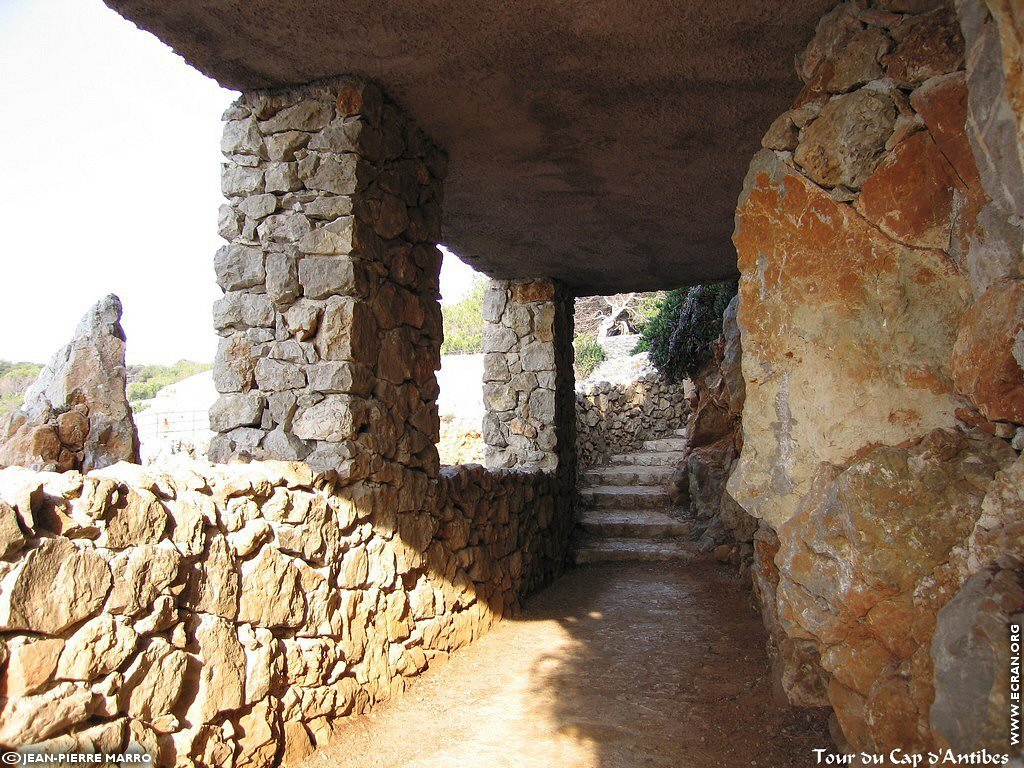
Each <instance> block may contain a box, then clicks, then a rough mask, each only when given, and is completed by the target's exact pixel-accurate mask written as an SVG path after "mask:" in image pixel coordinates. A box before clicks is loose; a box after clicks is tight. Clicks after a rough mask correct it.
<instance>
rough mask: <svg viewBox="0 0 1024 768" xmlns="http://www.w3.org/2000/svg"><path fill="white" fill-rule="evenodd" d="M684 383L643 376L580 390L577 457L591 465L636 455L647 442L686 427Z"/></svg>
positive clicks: (582, 463) (581, 463)
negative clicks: (621, 454) (631, 454)
mask: <svg viewBox="0 0 1024 768" xmlns="http://www.w3.org/2000/svg"><path fill="white" fill-rule="evenodd" d="M688 410H689V406H688V404H687V400H686V394H685V392H684V391H683V385H682V384H672V383H670V382H668V381H666V380H665V378H664V377H663V376H662V375H660V374H657V373H645V374H643V375H642V376H641V377H640V378H639V379H637V380H636V381H631V382H629V383H628V384H624V383H618V382H616V383H610V382H607V381H595V382H588V383H586V384H582V385H580V386H578V387H577V388H576V457H577V462H578V464H579V467H580V468H583V469H585V468H587V467H593V466H596V465H598V464H601V463H602V462H605V461H607V460H608V458H609V457H610V456H612V455H613V454H616V453H627V452H629V451H637V450H640V449H641V448H642V447H643V443H644V441H645V440H653V439H655V438H658V437H665V436H667V435H671V434H672V433H673V432H675V430H677V429H682V428H683V426H684V425H685V424H686V414H687V413H688Z"/></svg>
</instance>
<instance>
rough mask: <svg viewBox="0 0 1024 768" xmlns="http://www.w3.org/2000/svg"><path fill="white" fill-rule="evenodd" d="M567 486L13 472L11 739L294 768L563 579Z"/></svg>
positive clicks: (5, 670)
mask: <svg viewBox="0 0 1024 768" xmlns="http://www.w3.org/2000/svg"><path fill="white" fill-rule="evenodd" d="M570 494H571V489H568V490H566V489H565V486H564V484H561V483H559V482H557V481H556V479H555V478H554V476H552V475H551V474H550V473H544V472H541V471H540V470H502V471H488V470H486V469H484V468H483V467H480V466H470V467H448V468H445V469H444V470H443V471H442V473H441V475H440V477H439V478H436V479H427V478H426V476H425V474H424V473H423V472H413V471H409V472H407V473H406V475H405V477H404V478H403V483H402V484H401V485H400V486H395V485H387V484H377V483H373V484H371V483H366V482H356V483H352V484H348V485H346V484H344V482H343V481H339V480H338V479H337V476H336V474H335V473H316V472H314V471H312V470H311V469H310V467H309V466H308V464H304V463H287V462H273V461H264V462H254V463H252V464H236V465H213V464H207V463H205V462H192V461H189V462H183V463H181V464H180V465H178V466H176V467H173V468H172V467H163V468H145V469H144V468H142V467H139V466H137V465H132V464H126V463H120V464H116V465H114V466H112V467H108V468H106V469H103V470H96V471H93V472H90V473H89V474H87V475H82V474H81V473H78V472H67V473H63V474H57V473H52V472H34V471H31V470H27V469H21V468H9V469H5V470H2V471H0V557H2V559H0V574H2V575H3V581H2V590H0V632H2V635H0V685H2V686H3V691H4V699H3V701H2V708H0V745H3V746H5V747H11V748H17V749H21V750H24V751H30V752H51V753H55V752H93V751H101V752H107V753H118V752H121V751H122V750H124V749H132V750H133V751H142V752H145V753H147V754H149V755H152V756H154V757H155V758H156V763H155V764H157V765H166V766H182V767H183V768H184V767H191V766H208V767H209V768H214V767H215V766H216V767H217V768H220V767H221V766H232V765H233V766H249V767H251V768H271V767H272V766H279V765H285V766H288V765H294V764H296V763H297V762H298V761H300V760H301V759H302V758H303V757H305V756H306V755H307V754H308V753H309V752H310V751H311V750H312V749H313V748H314V747H315V746H317V745H322V744H323V743H324V742H325V741H326V740H327V739H329V738H330V737H331V735H332V732H333V729H334V727H335V726H336V724H338V718H340V717H344V716H346V715H349V714H352V713H360V712H364V711H366V710H368V709H370V708H371V707H372V706H373V705H374V704H375V703H377V702H380V701H383V700H384V699H386V698H388V697H389V696H392V695H394V694H395V693H397V692H399V691H401V690H402V689H403V688H404V687H405V685H406V683H407V680H408V679H409V678H411V677H414V676H416V675H418V674H419V673H420V672H422V671H423V670H424V669H425V668H426V667H427V666H428V664H429V663H430V662H431V661H432V660H433V659H435V658H437V657H438V656H442V657H443V656H444V655H446V654H448V653H449V652H451V651H454V650H455V649H457V648H459V647H461V646H463V645H465V644H467V643H469V642H471V641H473V640H475V639H476V638H477V637H479V636H480V635H481V634H483V633H484V632H486V631H487V629H488V628H489V627H490V626H491V624H492V623H493V622H494V621H496V620H498V619H500V618H501V617H502V616H504V615H508V614H509V613H513V612H515V611H516V610H517V608H518V606H519V603H520V599H521V597H522V596H523V595H524V594H525V593H526V592H527V591H529V590H530V589H532V588H535V587H537V586H538V585H540V584H542V583H544V582H545V581H547V580H548V579H550V578H551V577H552V576H553V575H554V574H556V573H558V572H559V571H560V570H561V568H562V567H563V564H564V562H565V559H566V553H567V550H568V542H569V536H570V532H571V528H572V513H571V496H570ZM566 510H568V512H566Z"/></svg>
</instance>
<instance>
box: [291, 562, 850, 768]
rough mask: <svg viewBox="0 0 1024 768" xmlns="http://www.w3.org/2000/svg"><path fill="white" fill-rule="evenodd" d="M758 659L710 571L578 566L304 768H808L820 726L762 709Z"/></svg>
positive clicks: (728, 582)
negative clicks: (509, 618) (517, 616)
mask: <svg viewBox="0 0 1024 768" xmlns="http://www.w3.org/2000/svg"><path fill="white" fill-rule="evenodd" d="M763 649H764V630H763V629H762V628H761V624H760V620H759V618H758V616H757V614H756V613H755V612H754V610H753V609H752V608H751V607H750V602H749V592H748V591H747V590H746V589H745V588H744V587H743V586H742V585H741V583H740V580H739V578H738V577H737V576H735V575H734V574H732V573H729V572H728V571H727V570H726V569H725V568H723V567H722V566H718V565H716V564H713V563H705V562H698V563H689V564H684V565H658V564H655V565H595V566H586V567H581V568H577V569H576V570H574V571H572V572H570V573H569V574H567V575H566V576H564V577H563V578H562V579H560V580H559V581H558V582H556V583H555V584H553V585H552V586H550V587H549V588H548V589H546V590H544V591H543V592H541V593H540V594H538V595H536V596H534V597H533V598H532V599H531V600H530V601H529V602H528V603H527V606H526V610H525V611H524V614H523V615H522V616H521V617H520V618H518V619H515V620H510V621H506V622H504V623H502V624H501V625H499V626H498V627H497V628H496V629H495V630H494V631H493V632H491V633H490V634H489V635H487V636H485V637H484V638H482V639H481V640H479V641H478V642H477V643H475V644H474V645H472V646H470V647H469V648H467V649H463V650H462V651H459V652H458V653H457V654H455V656H454V657H453V658H452V659H451V660H450V661H449V662H447V663H446V664H444V665H441V666H439V667H436V668H435V669H434V670H432V671H431V672H429V673H428V674H427V675H426V676H424V677H423V678H422V679H421V680H419V681H417V682H416V683H414V684H413V686H412V687H411V689H410V690H409V691H408V692H407V693H406V694H405V695H404V696H402V697H400V698H399V699H398V700H396V701H395V702H393V703H391V704H390V705H389V706H386V707H383V708H381V709H380V710H378V711H377V712H376V713H374V714H372V715H365V716H363V717H359V718H353V719H351V720H349V721H348V722H347V723H346V725H345V726H344V727H343V730H342V731H341V732H339V733H338V735H337V736H336V737H335V739H334V740H333V741H332V742H331V743H330V744H328V745H327V747H326V748H325V749H322V750H320V751H319V752H317V753H316V754H314V755H312V756H311V757H310V759H309V760H308V761H307V763H306V766H308V768H349V767H352V768H355V767H356V766H358V768H495V767H496V766H497V767H501V768H504V767H506V766H507V767H508V768H513V767H515V768H534V767H537V768H539V767H541V766H543V767H544V768H633V767H634V766H636V767H639V766H644V767H645V768H654V767H656V768H712V767H713V768H726V767H728V768H733V767H734V766H763V767H766V768H787V766H794V767H800V768H802V767H803V766H810V765H813V764H814V757H813V753H812V752H811V750H812V749H813V748H814V747H829V746H830V745H831V742H830V740H829V738H828V735H827V729H826V726H825V723H824V721H823V720H822V719H821V718H820V716H819V715H818V713H811V714H808V713H807V712H801V711H799V710H794V709H790V708H788V707H782V706H779V705H778V704H776V703H774V702H773V700H772V696H771V691H770V684H769V681H768V676H767V664H768V662H767V658H766V656H765V653H764V650H763Z"/></svg>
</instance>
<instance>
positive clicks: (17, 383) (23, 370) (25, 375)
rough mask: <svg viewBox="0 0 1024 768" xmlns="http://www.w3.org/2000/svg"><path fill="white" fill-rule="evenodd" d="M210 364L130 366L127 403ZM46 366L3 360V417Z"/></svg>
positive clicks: (0, 367)
mask: <svg viewBox="0 0 1024 768" xmlns="http://www.w3.org/2000/svg"><path fill="white" fill-rule="evenodd" d="M211 367H212V366H211V365H210V364H209V363H196V362H193V361H191V360H179V361H178V362H176V363H175V364H174V365H129V366H128V400H129V401H130V402H132V403H136V402H138V401H140V400H148V399H149V398H151V397H153V396H154V395H155V394H156V393H157V392H159V391H160V390H161V389H163V388H164V387H167V386H170V385H171V384H175V383H177V382H179V381H181V380H182V379H186V378H188V377H189V376H194V375H196V374H197V373H202V372H203V371H208V370H210V368H211ZM42 369H43V366H41V365H39V364H38V363H12V362H9V361H7V360H0V415H3V414H5V413H8V412H9V411H13V410H14V409H15V408H18V407H20V406H21V404H22V403H23V402H24V399H25V390H26V389H28V388H29V386H30V385H31V384H32V382H34V381H35V380H36V378H37V377H38V376H39V372H40V371H41V370H42Z"/></svg>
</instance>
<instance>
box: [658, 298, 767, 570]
mask: <svg viewBox="0 0 1024 768" xmlns="http://www.w3.org/2000/svg"><path fill="white" fill-rule="evenodd" d="M737 305H738V297H737V298H734V299H733V300H732V301H731V302H730V303H729V306H728V307H727V308H726V310H725V314H724V315H723V323H722V336H721V337H720V338H719V339H718V340H717V341H716V342H715V343H714V344H713V345H712V359H711V360H710V361H709V362H708V363H707V364H705V365H704V366H703V368H701V370H700V371H699V372H698V374H697V375H696V376H695V377H694V380H693V388H692V391H691V395H690V403H689V405H690V410H691V414H690V417H689V419H688V420H687V422H686V451H685V454H684V457H683V459H682V461H680V462H679V465H678V467H677V468H676V470H675V472H674V473H673V475H672V480H671V482H670V492H671V493H672V495H673V496H674V497H675V499H676V500H677V501H679V502H680V503H687V504H689V506H690V511H691V514H692V515H693V517H694V519H695V520H696V521H697V522H698V526H699V528H700V531H699V537H700V541H701V546H702V547H703V548H704V549H712V548H714V547H721V548H722V549H720V550H719V551H718V554H719V556H720V557H723V558H729V559H731V560H733V561H734V562H735V563H736V564H738V565H740V566H741V570H743V571H746V569H747V568H748V567H749V565H750V561H751V558H752V556H753V553H754V548H753V543H752V542H753V537H754V532H755V531H756V530H757V522H756V521H755V520H754V519H753V518H751V517H750V515H748V514H747V513H746V512H745V511H744V510H743V508H742V507H740V506H739V505H738V504H737V503H736V501H735V500H734V499H733V498H732V497H731V496H730V495H729V493H728V491H727V490H726V482H727V481H728V480H729V476H730V475H731V473H732V471H733V468H734V467H735V464H736V459H737V458H738V456H739V454H740V449H741V448H742V446H743V437H742V434H741V430H740V416H741V414H742V412H743V401H744V398H745V387H744V383H743V374H742V371H741V345H740V332H739V326H738V325H737V323H736V309H737Z"/></svg>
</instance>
